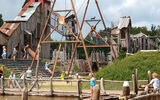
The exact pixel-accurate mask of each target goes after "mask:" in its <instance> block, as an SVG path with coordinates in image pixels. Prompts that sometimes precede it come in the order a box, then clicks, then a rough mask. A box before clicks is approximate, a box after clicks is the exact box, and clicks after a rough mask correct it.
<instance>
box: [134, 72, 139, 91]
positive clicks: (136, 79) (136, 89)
mask: <svg viewBox="0 0 160 100" xmlns="http://www.w3.org/2000/svg"><path fill="white" fill-rule="evenodd" d="M134 77H135V93H136V94H138V69H136V70H135V75H134Z"/></svg>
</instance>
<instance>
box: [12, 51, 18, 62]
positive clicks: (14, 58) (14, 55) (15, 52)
mask: <svg viewBox="0 0 160 100" xmlns="http://www.w3.org/2000/svg"><path fill="white" fill-rule="evenodd" d="M12 55H13V60H14V61H15V60H16V56H17V50H16V48H14V49H13V54H12Z"/></svg>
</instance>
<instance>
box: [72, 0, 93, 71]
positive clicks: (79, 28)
mask: <svg viewBox="0 0 160 100" xmlns="http://www.w3.org/2000/svg"><path fill="white" fill-rule="evenodd" d="M70 1H71V4H72V8H73V12H74V14H75V19H76V22H77V27H78V30H79V35H80V37H81V41H82V44H83V48H84V52H85V55H86V60H87V62H88V66H89V69H90V72H91V73H93V71H92V67H91V63H90V60H89V57H88V53H87V49H86V47H85V42H84V39H83V36H82V31H81V27H80V24H79V21H78V17H77V13H76V10H75V7H74V3H73V0H70Z"/></svg>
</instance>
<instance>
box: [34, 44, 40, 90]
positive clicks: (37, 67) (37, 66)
mask: <svg viewBox="0 0 160 100" xmlns="http://www.w3.org/2000/svg"><path fill="white" fill-rule="evenodd" d="M39 53H40V45H38V52H37V54H38V55H37V56H38V60H37V65H36V73H35V74H36V88H37V89H39V84H38V72H39Z"/></svg>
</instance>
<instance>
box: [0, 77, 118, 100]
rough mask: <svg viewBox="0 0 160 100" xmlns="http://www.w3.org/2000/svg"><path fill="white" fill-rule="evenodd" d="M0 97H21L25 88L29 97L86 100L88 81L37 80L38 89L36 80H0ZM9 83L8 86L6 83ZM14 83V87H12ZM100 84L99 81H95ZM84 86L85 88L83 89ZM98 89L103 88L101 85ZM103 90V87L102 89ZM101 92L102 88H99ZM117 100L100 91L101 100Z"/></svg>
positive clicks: (88, 92) (87, 96)
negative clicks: (79, 99) (36, 83)
mask: <svg viewBox="0 0 160 100" xmlns="http://www.w3.org/2000/svg"><path fill="white" fill-rule="evenodd" d="M0 80H1V81H0V85H1V87H0V94H1V95H17V96H21V95H22V92H23V88H24V87H26V88H27V90H28V95H29V96H50V97H51V96H58V97H77V98H82V99H85V100H88V99H89V98H90V85H89V80H69V79H68V80H61V79H52V80H51V79H39V80H38V87H37V86H36V85H34V82H35V81H37V80H36V79H25V78H24V79H8V78H2V79H0ZM9 81H10V84H9V83H8V82H9ZM13 83H14V85H13ZM97 83H98V84H101V80H97ZM84 85H85V87H84ZM100 87H103V86H102V84H101V86H100ZM103 89H104V87H103ZM101 90H102V88H101ZM108 98H110V99H111V98H112V100H118V95H117V96H115V95H114V96H113V95H112V96H111V95H107V94H106V92H105V93H104V90H103V92H102V91H101V99H102V100H110V99H108Z"/></svg>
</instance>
